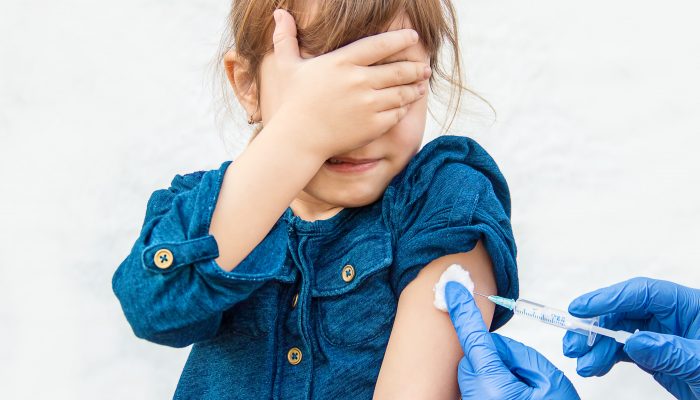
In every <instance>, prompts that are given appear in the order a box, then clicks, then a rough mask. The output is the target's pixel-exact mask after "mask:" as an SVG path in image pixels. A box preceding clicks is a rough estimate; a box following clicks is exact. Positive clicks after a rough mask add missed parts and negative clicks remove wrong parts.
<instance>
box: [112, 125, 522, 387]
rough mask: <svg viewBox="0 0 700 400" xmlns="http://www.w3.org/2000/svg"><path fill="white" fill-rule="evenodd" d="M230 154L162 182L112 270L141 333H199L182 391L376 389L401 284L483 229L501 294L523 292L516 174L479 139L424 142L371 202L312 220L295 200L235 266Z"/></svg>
mask: <svg viewBox="0 0 700 400" xmlns="http://www.w3.org/2000/svg"><path fill="white" fill-rule="evenodd" d="M230 165H233V166H231V168H235V165H234V164H232V163H231V161H225V162H223V163H222V164H221V167H220V168H218V169H214V170H210V171H198V172H193V173H189V174H185V175H176V176H175V177H174V179H173V180H172V183H171V186H170V187H169V188H168V189H160V190H156V191H155V192H154V193H153V194H152V195H151V197H150V199H149V201H148V205H147V208H146V216H145V219H144V222H143V227H142V229H141V233H140V235H139V237H138V239H137V240H136V243H135V244H134V245H133V247H132V249H131V252H130V254H129V255H128V256H127V257H126V259H125V260H124V261H123V262H122V263H121V264H120V265H119V267H118V269H117V271H116V272H115V274H114V277H113V279H112V286H113V290H114V293H115V294H116V296H117V297H118V298H119V301H120V302H121V306H122V309H123V311H124V314H125V316H126V318H127V320H128V322H129V324H130V325H131V327H132V329H133V331H134V333H135V335H136V336H138V337H139V338H143V339H146V340H149V341H151V342H154V343H159V344H162V345H166V346H172V347H185V346H188V345H190V344H192V345H193V346H192V349H191V351H190V355H189V358H188V359H187V362H186V364H185V366H184V370H183V372H182V375H181V377H180V380H179V383H178V386H177V389H176V392H175V395H174V397H175V398H182V399H189V398H196V399H224V398H226V399H229V398H230V399H234V398H236V399H238V398H246V399H268V398H271V399H336V398H352V399H371V398H372V395H373V391H374V386H375V383H376V379H377V376H378V374H379V368H380V366H381V363H382V359H383V357H384V352H385V349H386V346H387V343H388V340H389V334H390V333H391V327H392V324H393V321H394V316H395V313H396V307H397V303H398V298H399V295H400V294H401V291H402V290H403V289H404V287H406V285H408V283H410V282H411V280H413V279H414V278H415V277H416V275H417V274H418V272H419V271H420V269H421V268H422V267H423V266H425V265H426V264H428V263H430V262H431V261H432V260H434V259H436V258H438V257H441V256H444V255H447V254H453V253H459V252H466V251H469V250H471V249H472V248H473V247H474V246H475V245H476V243H477V241H478V240H479V239H481V240H483V243H484V245H485V247H486V249H487V251H488V253H489V255H490V256H491V259H492V263H493V271H494V274H495V278H496V283H497V286H498V294H499V295H501V296H506V297H510V298H516V297H517V296H518V277H517V269H516V246H515V242H514V239H513V233H512V230H511V224H510V195H509V191H508V186H507V184H506V181H505V179H504V178H503V176H502V174H501V172H500V171H499V169H498V167H497V165H496V163H495V162H494V161H493V159H492V158H491V157H490V156H489V155H488V154H487V153H486V151H485V150H484V149H483V148H481V147H480V146H479V145H478V144H477V143H476V142H474V141H473V140H471V139H469V138H466V137H461V136H452V135H446V136H441V137H438V138H437V139H434V140H433V141H431V142H429V143H427V144H426V145H425V146H424V147H423V148H422V149H421V150H420V151H419V152H418V153H417V154H416V155H415V156H414V157H413V158H412V159H411V161H410V162H409V163H408V164H407V165H406V167H405V168H404V169H403V170H402V171H401V172H400V173H399V174H398V175H396V176H395V177H394V178H393V179H392V181H391V182H390V184H389V185H388V187H387V189H386V191H385V193H384V195H383V196H382V198H381V199H379V200H377V201H375V202H374V203H372V204H369V205H366V206H363V207H357V208H345V209H343V210H341V211H340V212H339V213H338V214H336V215H334V216H333V217H331V218H329V219H326V220H317V221H313V222H311V221H305V220H302V219H300V218H299V217H298V216H296V215H294V213H293V212H292V210H291V208H287V210H286V211H285V212H284V213H283V215H282V216H281V217H280V218H279V220H278V221H277V222H276V223H275V225H274V226H273V227H272V229H271V230H270V232H269V233H268V234H267V236H266V237H265V238H264V239H263V240H262V242H261V243H260V244H259V245H258V246H257V247H256V248H254V249H253V251H252V252H251V253H250V254H249V255H248V256H247V257H246V258H245V259H244V260H243V261H242V262H241V263H240V264H239V265H238V266H237V267H236V268H235V269H234V270H232V271H231V272H226V271H224V270H223V269H221V268H220V267H219V266H218V265H217V263H216V262H215V260H214V259H215V258H217V257H218V254H219V252H218V247H217V243H216V240H215V239H214V237H213V236H212V235H210V234H209V225H210V221H211V217H212V213H213V210H214V207H215V205H216V201H217V197H218V193H219V190H220V187H221V183H222V179H223V175H224V172H225V171H226V169H227V168H228V167H229V166H230ZM510 317H511V314H509V313H508V312H507V311H505V310H504V309H503V308H497V309H496V311H495V315H494V318H493V322H492V326H491V328H492V330H493V329H497V328H498V327H500V326H502V325H503V324H504V323H505V322H506V321H507V320H508V319H509V318H510Z"/></svg>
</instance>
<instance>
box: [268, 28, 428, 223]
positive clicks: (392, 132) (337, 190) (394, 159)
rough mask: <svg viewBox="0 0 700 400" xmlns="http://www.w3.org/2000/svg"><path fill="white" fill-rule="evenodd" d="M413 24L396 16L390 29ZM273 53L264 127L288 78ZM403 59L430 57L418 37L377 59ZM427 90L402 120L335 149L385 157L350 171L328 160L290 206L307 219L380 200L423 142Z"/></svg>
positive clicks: (355, 155)
mask: <svg viewBox="0 0 700 400" xmlns="http://www.w3.org/2000/svg"><path fill="white" fill-rule="evenodd" d="M411 27H412V26H411V24H410V22H409V20H408V19H407V18H404V16H403V15H400V16H399V17H398V18H396V19H394V21H392V23H391V24H390V26H389V29H388V31H391V30H397V29H402V28H411ZM300 50H301V55H302V57H304V58H311V57H312V56H311V55H310V54H308V53H307V52H305V50H304V49H303V48H302V49H300ZM274 57H275V54H274V52H270V53H268V54H267V55H265V57H264V58H263V61H262V63H261V65H260V88H261V92H260V113H261V116H262V123H263V126H264V125H265V124H266V123H267V121H269V120H270V119H271V118H272V117H273V115H274V114H275V111H276V110H277V109H278V107H279V106H280V99H279V97H278V96H277V92H276V90H275V88H276V87H279V85H278V80H283V79H285V77H284V76H277V74H276V71H275V69H274V67H273V64H272V63H274ZM402 60H408V61H420V62H424V63H426V64H429V62H430V57H429V56H428V54H427V52H426V50H425V48H424V47H423V45H422V44H421V43H420V41H419V42H418V43H416V44H415V45H412V46H411V47H408V48H406V49H404V50H402V51H401V52H399V53H396V54H394V55H392V56H390V57H388V58H386V59H384V60H382V61H380V62H379V63H378V64H384V63H388V62H393V61H402ZM426 89H427V87H426ZM428 93H429V91H427V90H426V95H425V96H423V97H422V98H420V99H419V100H417V101H415V102H414V103H412V104H411V105H409V108H408V112H407V114H406V115H405V116H404V117H403V118H402V119H401V120H400V121H399V123H397V124H396V125H394V126H393V127H392V128H391V129H389V130H388V131H387V132H386V133H385V134H383V135H382V136H380V137H379V138H377V139H376V140H374V141H372V142H370V143H368V144H366V145H365V146H363V147H360V148H357V149H354V150H352V151H350V152H346V153H344V154H336V156H343V157H352V158H372V159H374V158H379V159H380V161H379V162H378V163H377V164H376V165H375V166H374V167H373V168H371V169H369V170H367V171H364V172H352V173H345V172H336V171H332V170H330V169H329V168H328V167H327V164H324V165H323V166H321V168H320V169H319V170H318V172H317V173H316V175H315V176H314V177H313V178H312V179H311V181H310V182H309V183H308V185H307V186H306V187H305V188H304V189H303V190H302V191H301V192H300V193H299V194H298V195H297V198H296V199H295V200H294V201H293V202H292V205H291V207H292V209H293V210H294V211H295V213H297V214H298V212H297V210H304V211H305V214H306V215H305V216H302V218H305V219H311V220H314V219H325V218H328V217H329V216H328V215H329V214H330V215H331V216H332V215H335V213H336V212H337V211H340V208H347V207H359V206H363V205H367V204H370V203H372V202H374V201H375V200H377V199H379V198H380V197H381V196H382V194H383V193H384V190H385V189H386V187H387V186H388V184H389V182H390V181H391V179H392V178H393V177H394V176H395V175H397V174H398V173H399V172H401V170H402V169H403V168H404V167H405V166H406V164H407V163H408V161H409V160H410V159H411V158H412V157H413V156H414V155H415V154H416V152H417V151H418V149H419V147H420V145H421V143H422V140H423V133H424V129H425V122H426V114H427V101H428ZM309 112H313V110H309Z"/></svg>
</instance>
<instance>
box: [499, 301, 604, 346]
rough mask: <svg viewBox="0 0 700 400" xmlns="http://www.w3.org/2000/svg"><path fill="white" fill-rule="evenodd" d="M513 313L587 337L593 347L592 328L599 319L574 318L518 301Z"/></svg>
mask: <svg viewBox="0 0 700 400" xmlns="http://www.w3.org/2000/svg"><path fill="white" fill-rule="evenodd" d="M513 312H514V313H516V314H519V315H522V316H525V317H528V318H532V319H536V320H539V321H540V322H544V323H546V324H549V325H553V326H557V327H559V328H562V329H566V330H568V331H572V332H576V333H579V334H581V335H584V336H587V337H588V345H589V346H593V341H594V340H595V337H596V333H595V332H593V331H592V330H591V327H592V326H598V323H599V318H598V317H595V318H576V317H574V316H572V315H571V314H569V313H567V312H566V311H561V310H557V309H554V308H550V307H547V306H544V305H542V304H537V303H534V302H532V301H528V300H524V299H518V300H517V301H516V302H515V308H513Z"/></svg>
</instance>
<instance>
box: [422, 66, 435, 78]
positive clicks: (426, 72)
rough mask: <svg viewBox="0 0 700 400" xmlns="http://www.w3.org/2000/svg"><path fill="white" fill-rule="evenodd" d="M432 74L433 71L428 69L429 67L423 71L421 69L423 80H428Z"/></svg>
mask: <svg viewBox="0 0 700 400" xmlns="http://www.w3.org/2000/svg"><path fill="white" fill-rule="evenodd" d="M432 72H433V70H432V69H430V67H428V66H426V67H425V69H423V79H428V77H429V76H430V74H431V73H432Z"/></svg>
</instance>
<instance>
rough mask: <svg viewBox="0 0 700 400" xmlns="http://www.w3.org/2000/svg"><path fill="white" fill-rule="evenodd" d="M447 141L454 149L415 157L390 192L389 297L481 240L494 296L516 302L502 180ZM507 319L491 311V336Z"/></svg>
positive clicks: (481, 159) (474, 148)
mask: <svg viewBox="0 0 700 400" xmlns="http://www.w3.org/2000/svg"><path fill="white" fill-rule="evenodd" d="M443 140H444V141H447V140H448V139H443ZM449 140H451V141H453V142H455V143H453V142H450V143H449V146H447V147H445V146H444V145H445V142H443V143H442V145H441V146H439V148H433V149H432V150H433V154H432V156H429V155H427V154H423V155H421V157H424V160H420V159H418V160H417V161H416V163H417V164H419V165H413V166H410V167H409V168H408V169H407V171H406V176H404V177H402V179H401V181H402V182H400V183H399V185H397V187H396V188H395V189H394V190H395V192H394V195H395V197H394V201H395V203H394V208H395V212H394V214H395V216H394V218H393V219H394V221H395V222H394V226H395V229H396V236H397V238H396V240H397V244H396V262H395V265H394V269H393V270H392V276H391V284H392V286H393V288H394V291H395V293H396V295H397V296H399V295H400V294H401V292H402V291H403V289H404V288H405V287H406V286H407V285H408V284H409V283H410V282H411V281H412V280H413V279H415V277H416V276H417V275H418V273H419V272H420V270H421V269H422V268H423V267H424V266H426V265H427V264H429V263H430V262H432V261H433V260H435V259H436V258H439V257H442V256H445V255H448V254H454V253H464V252H468V251H471V250H472V249H473V248H474V247H475V246H476V244H477V242H478V241H479V240H481V241H482V243H483V244H484V247H485V248H486V250H487V252H488V253H489V256H490V258H491V262H492V266H493V273H494V277H495V281H496V285H497V288H498V294H499V295H500V296H504V297H509V298H517V296H518V273H517V264H516V252H517V250H516V245H515V239H514V237H513V232H512V228H511V223H510V195H509V192H508V187H507V184H506V182H505V178H503V176H502V175H501V173H500V171H499V170H498V168H497V167H496V165H495V162H493V160H491V158H490V157H489V156H488V154H486V153H485V151H483V149H481V148H480V147H478V145H476V143H475V142H472V141H466V138H459V139H449ZM457 144H459V146H457V147H455V146H456V145H457ZM466 145H468V147H466ZM426 147H427V145H426ZM429 150H431V149H429ZM438 150H440V151H438ZM400 186H403V187H400ZM511 317H512V312H510V311H508V310H506V309H504V308H502V307H496V310H495V313H494V317H493V320H492V323H491V330H492V331H493V330H496V329H498V328H499V327H501V326H503V325H504V324H505V323H506V322H507V321H508V320H509V319H510V318H511Z"/></svg>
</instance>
